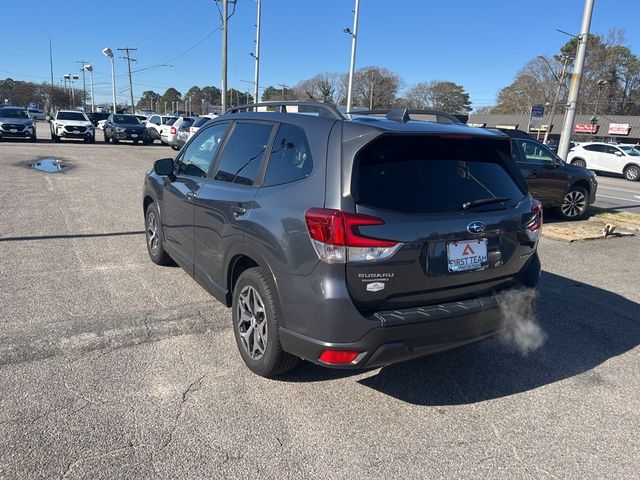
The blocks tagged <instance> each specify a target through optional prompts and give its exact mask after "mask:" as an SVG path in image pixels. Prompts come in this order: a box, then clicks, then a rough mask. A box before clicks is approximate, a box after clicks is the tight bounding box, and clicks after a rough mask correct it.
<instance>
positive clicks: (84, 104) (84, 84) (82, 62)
mask: <svg viewBox="0 0 640 480" xmlns="http://www.w3.org/2000/svg"><path fill="white" fill-rule="evenodd" d="M76 63H79V64H80V65H82V69H81V70H82V111H83V112H86V111H87V82H86V81H85V78H84V66H85V65H86V64H87V63H88V62H87V61H86V60H78V61H77V62H76Z"/></svg>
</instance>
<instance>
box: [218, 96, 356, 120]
mask: <svg viewBox="0 0 640 480" xmlns="http://www.w3.org/2000/svg"><path fill="white" fill-rule="evenodd" d="M287 107H297V108H296V109H293V108H292V109H291V110H290V111H289V113H318V115H319V116H321V117H329V118H334V119H336V120H344V116H343V115H342V114H341V113H340V111H339V110H338V109H337V108H336V106H335V105H332V104H329V103H322V102H302V101H295V100H284V101H281V102H280V101H274V102H260V103H250V104H247V105H239V106H237V107H231V108H229V109H227V111H226V112H225V114H227V113H239V112H249V111H256V112H257V111H260V110H259V109H260V108H273V109H274V111H276V112H279V113H287Z"/></svg>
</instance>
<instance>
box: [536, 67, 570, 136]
mask: <svg viewBox="0 0 640 480" xmlns="http://www.w3.org/2000/svg"><path fill="white" fill-rule="evenodd" d="M542 58H544V57H542ZM569 58H570V57H568V56H566V55H565V56H564V57H563V63H562V73H560V78H557V77H556V79H557V80H558V88H557V89H556V95H555V97H553V103H552V104H551V113H550V114H549V125H548V126H547V131H546V132H544V140H543V142H544V143H545V144H546V143H547V140H549V133H550V132H551V128H553V116H554V115H555V113H556V104H557V103H558V98H559V97H560V90H561V89H562V85H563V83H564V77H565V75H566V73H567V64H568V63H569ZM545 61H546V58H545ZM551 73H553V71H552V72H551ZM553 76H554V77H555V73H554V74H553Z"/></svg>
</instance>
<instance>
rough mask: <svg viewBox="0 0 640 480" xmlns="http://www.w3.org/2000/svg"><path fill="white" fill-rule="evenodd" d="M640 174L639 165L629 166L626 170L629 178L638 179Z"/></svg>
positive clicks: (626, 175)
mask: <svg viewBox="0 0 640 480" xmlns="http://www.w3.org/2000/svg"><path fill="white" fill-rule="evenodd" d="M639 176H640V169H639V168H638V167H629V168H627V170H626V172H625V177H627V180H637V179H638V177H639Z"/></svg>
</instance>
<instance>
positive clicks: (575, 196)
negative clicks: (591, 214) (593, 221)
mask: <svg viewBox="0 0 640 480" xmlns="http://www.w3.org/2000/svg"><path fill="white" fill-rule="evenodd" d="M586 208H587V199H586V198H585V196H584V194H583V193H582V192H579V191H577V190H573V191H571V192H569V193H567V194H566V195H565V197H564V200H563V201H562V206H561V207H560V210H561V211H562V213H563V214H564V216H566V217H568V218H573V217H577V216H579V215H582V214H583V213H584V211H585V210H586Z"/></svg>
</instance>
